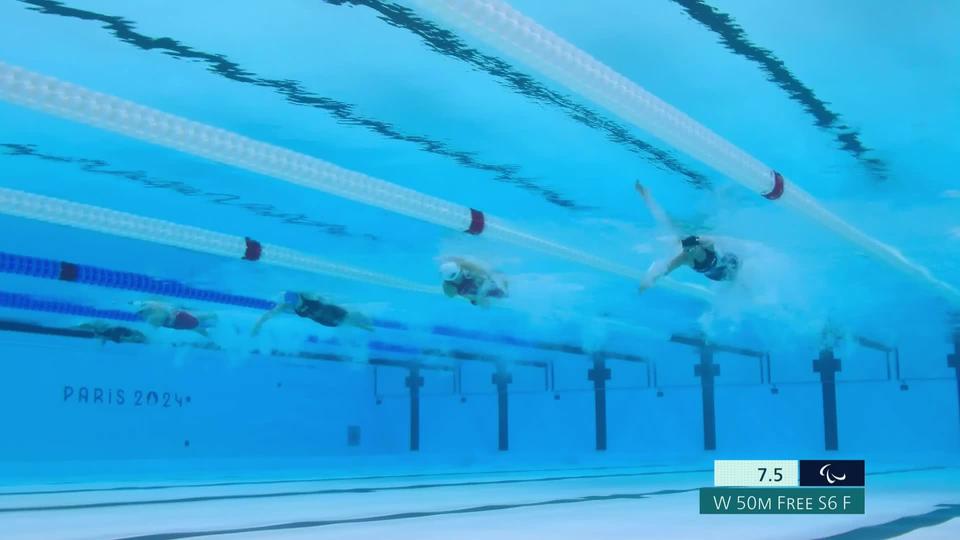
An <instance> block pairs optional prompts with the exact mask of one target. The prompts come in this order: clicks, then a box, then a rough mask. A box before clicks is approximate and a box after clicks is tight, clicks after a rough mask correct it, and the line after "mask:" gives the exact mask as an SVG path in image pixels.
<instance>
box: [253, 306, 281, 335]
mask: <svg viewBox="0 0 960 540" xmlns="http://www.w3.org/2000/svg"><path fill="white" fill-rule="evenodd" d="M287 307H288V305H287V304H277V306H276V307H275V308H273V309H271V310H270V311H268V312H266V313H264V314H263V315H262V316H261V317H260V320H258V321H257V324H255V325H253V330H252V331H251V332H250V335H252V336H255V335H257V334H259V333H260V327H261V326H263V323H265V322H267V321H268V320H270V319H272V318H274V317H276V316H277V315H278V314H280V313H283V312H284V311H286V309H287Z"/></svg>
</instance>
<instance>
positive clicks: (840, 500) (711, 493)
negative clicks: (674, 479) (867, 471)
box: [700, 487, 864, 514]
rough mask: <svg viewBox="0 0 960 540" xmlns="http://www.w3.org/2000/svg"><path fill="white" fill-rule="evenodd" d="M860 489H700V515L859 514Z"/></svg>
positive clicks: (862, 506) (861, 506) (861, 489)
mask: <svg viewBox="0 0 960 540" xmlns="http://www.w3.org/2000/svg"><path fill="white" fill-rule="evenodd" d="M863 511H864V490H863V488H860V487H857V488H836V487H835V488H802V487H800V488H772V487H771V488H737V487H713V488H701V489H700V513H701V514H862V513H863Z"/></svg>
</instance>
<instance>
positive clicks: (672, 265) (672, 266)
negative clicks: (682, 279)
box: [640, 252, 689, 292]
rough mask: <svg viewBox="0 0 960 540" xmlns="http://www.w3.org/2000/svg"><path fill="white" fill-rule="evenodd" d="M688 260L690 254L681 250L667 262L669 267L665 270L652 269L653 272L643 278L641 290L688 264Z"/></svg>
mask: <svg viewBox="0 0 960 540" xmlns="http://www.w3.org/2000/svg"><path fill="white" fill-rule="evenodd" d="M688 260H689V256H688V255H687V254H686V253H684V252H681V253H679V254H678V255H677V256H676V257H674V258H673V259H671V260H670V262H669V263H668V264H667V267H666V268H664V269H663V270H659V271H658V270H651V272H650V273H649V274H647V276H646V277H645V278H643V281H641V282H640V292H643V291H645V290H647V289H649V288H650V287H653V284H654V283H656V282H657V280H658V279H660V278H662V277H664V276H666V275H668V274H670V273H671V272H673V271H674V270H676V269H677V268H680V267H681V266H683V265H685V264H687V262H688Z"/></svg>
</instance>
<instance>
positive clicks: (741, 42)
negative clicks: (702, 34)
mask: <svg viewBox="0 0 960 540" xmlns="http://www.w3.org/2000/svg"><path fill="white" fill-rule="evenodd" d="M672 1H673V2H674V3H676V4H677V5H679V6H680V7H682V8H683V9H684V11H686V12H687V15H689V16H690V18H692V19H693V20H695V21H697V22H699V23H700V24H702V25H703V26H705V27H706V28H707V29H708V30H710V31H712V32H713V33H715V34H717V35H718V36H719V37H720V43H722V44H723V46H724V47H726V48H727V50H729V51H730V52H732V53H734V54H736V55H739V56H742V57H743V58H746V59H747V60H750V61H751V62H754V63H755V64H757V65H759V66H760V69H761V70H763V72H764V73H766V74H767V77H768V79H769V80H770V81H771V82H772V83H774V84H776V85H777V86H779V87H780V88H781V89H783V91H784V92H786V93H787V95H788V96H789V97H790V99H791V100H793V101H795V102H797V103H799V104H800V106H801V107H802V108H803V110H805V111H806V112H807V113H808V114H810V116H812V117H813V120H814V125H815V126H816V127H818V128H821V129H825V130H828V131H830V132H831V133H833V134H834V137H835V138H836V141H837V142H838V143H840V148H841V149H842V150H843V151H845V152H847V153H849V154H850V155H852V156H853V157H854V158H856V159H857V161H859V162H860V163H862V164H863V165H864V166H866V167H867V169H868V170H870V171H871V172H872V173H874V174H875V175H876V176H877V177H878V178H879V179H881V180H885V179H886V173H887V164H886V163H884V162H883V161H882V160H880V159H877V158H871V157H868V156H867V154H868V153H869V152H871V151H872V149H871V148H867V147H866V146H864V144H863V143H862V142H861V141H860V133H859V132H858V131H857V130H856V129H854V128H851V127H850V126H848V125H845V124H844V123H843V121H842V119H841V117H840V114H839V113H836V112H834V111H832V110H830V108H829V104H828V103H827V102H825V101H823V100H821V99H820V98H818V97H817V94H816V93H815V92H814V91H813V90H812V89H811V88H810V87H809V86H807V85H805V84H804V83H803V81H801V80H800V79H798V78H797V77H796V75H794V74H793V73H792V72H791V71H790V70H789V69H788V68H787V66H786V64H785V63H784V62H783V60H780V59H779V58H777V56H776V55H775V54H773V53H772V52H771V51H769V50H767V49H764V48H763V47H760V46H759V45H756V44H755V43H753V42H752V41H751V40H750V38H749V37H748V36H747V33H746V32H745V31H744V30H743V28H742V27H741V26H740V25H739V24H737V22H736V20H735V19H734V18H733V17H731V16H730V15H728V14H726V13H723V12H721V11H720V10H718V9H717V8H715V7H713V6H711V5H709V4H707V3H706V2H704V1H703V0H672Z"/></svg>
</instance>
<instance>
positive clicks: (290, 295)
mask: <svg viewBox="0 0 960 540" xmlns="http://www.w3.org/2000/svg"><path fill="white" fill-rule="evenodd" d="M283 303H284V304H293V305H297V304H299V303H300V293H297V292H293V291H287V292H285V293H283Z"/></svg>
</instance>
